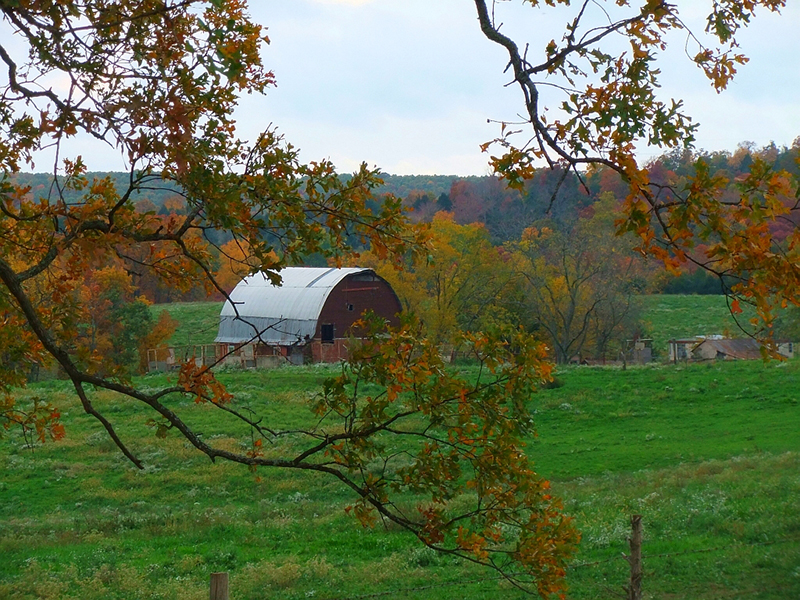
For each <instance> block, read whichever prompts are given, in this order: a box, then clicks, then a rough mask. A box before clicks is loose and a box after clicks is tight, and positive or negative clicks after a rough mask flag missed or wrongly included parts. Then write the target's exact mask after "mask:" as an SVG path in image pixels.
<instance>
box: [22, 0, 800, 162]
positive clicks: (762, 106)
mask: <svg viewBox="0 0 800 600" xmlns="http://www.w3.org/2000/svg"><path fill="white" fill-rule="evenodd" d="M612 4H613V3H612ZM679 4H683V5H685V6H688V7H689V8H688V10H689V11H690V13H689V14H688V15H687V18H688V19H689V20H690V21H691V19H692V18H695V19H697V18H700V14H699V12H698V13H697V14H695V15H692V14H691V11H697V10H698V7H699V5H701V4H706V5H707V4H709V2H707V1H704V2H702V3H701V2H699V1H698V0H691V1H688V0H686V1H684V2H679ZM250 7H251V13H252V16H253V18H254V19H255V20H256V21H258V22H259V23H262V24H263V25H265V26H267V27H268V35H269V36H270V38H271V42H272V43H271V44H270V45H269V46H268V47H267V48H266V49H265V52H264V62H265V64H266V65H267V67H268V68H270V69H272V70H273V71H274V72H275V75H276V77H277V83H278V85H277V87H276V88H272V89H270V90H269V92H268V93H267V95H266V96H259V97H254V96H249V97H245V98H243V99H242V102H241V107H240V109H239V111H238V113H237V119H238V124H239V132H240V135H241V136H242V137H245V138H248V139H254V138H255V137H256V136H257V134H258V133H259V132H260V131H262V130H263V129H265V128H266V127H268V126H269V125H270V124H272V125H274V126H277V127H278V129H279V131H281V132H283V133H284V134H285V136H286V139H287V140H288V141H290V142H291V143H293V144H294V145H295V146H297V147H299V148H300V149H301V157H302V158H303V159H304V160H306V161H309V160H317V159H320V158H330V159H331V160H332V161H333V162H334V164H335V165H336V166H337V168H338V169H339V170H340V171H351V170H353V169H355V168H357V166H358V165H359V164H360V163H361V162H362V161H364V162H367V163H368V164H369V165H370V166H378V167H380V168H381V169H383V170H384V171H385V172H388V173H395V174H454V175H481V174H485V173H487V172H488V170H487V160H488V157H487V155H486V154H482V153H481V152H480V149H479V145H480V144H481V143H483V142H485V141H488V140H490V139H492V138H494V137H496V136H497V135H498V133H499V127H498V125H496V124H490V123H487V119H493V120H500V119H505V120H513V119H514V117H515V115H517V114H518V113H519V111H520V109H521V108H522V102H521V96H520V92H519V90H518V89H517V88H516V87H513V86H512V87H505V84H506V83H508V77H507V75H504V74H503V69H504V67H505V64H506V62H507V57H506V55H505V54H504V51H503V50H502V49H501V48H500V47H499V46H497V45H495V44H492V43H490V42H489V41H488V40H486V39H485V38H484V37H483V35H482V34H481V32H480V29H479V27H478V23H477V17H476V14H475V7H474V4H473V2H472V0H251V2H250ZM499 9H501V10H502V12H500V13H499V14H500V15H501V20H502V21H503V22H504V29H503V31H504V32H506V33H509V34H511V35H512V37H515V38H517V39H519V40H524V41H528V42H530V43H531V55H532V56H533V57H540V56H542V52H543V48H544V46H545V44H546V43H547V42H548V41H549V40H550V39H552V38H556V39H560V38H561V36H562V35H563V31H564V24H565V23H566V22H567V20H568V19H569V18H570V15H571V14H573V11H574V9H570V11H565V10H564V9H557V10H553V9H550V8H545V9H539V8H531V7H530V6H528V5H525V6H523V5H522V2H521V0H513V2H507V3H502V4H500V6H499ZM694 25H695V26H696V28H697V29H699V30H702V28H703V26H702V21H694ZM799 30H800V9H798V8H797V5H792V8H789V9H785V10H784V13H783V16H782V17H773V16H772V15H770V14H768V13H766V11H762V14H760V15H759V16H758V17H757V18H756V19H755V21H754V23H753V25H751V27H750V28H749V30H748V31H746V32H744V33H742V34H741V35H740V42H741V45H742V50H743V51H744V52H745V53H746V54H747V55H748V56H749V57H750V58H751V62H750V63H749V64H747V65H745V66H744V67H741V69H740V72H739V74H738V75H737V78H736V79H735V80H734V82H733V84H732V85H731V86H730V88H729V89H728V90H727V91H726V92H724V93H723V94H721V95H717V94H716V93H715V92H714V90H713V89H712V87H711V86H710V84H709V82H708V81H707V79H705V77H704V76H703V75H702V73H701V72H700V71H699V70H697V69H696V68H694V67H692V65H691V64H690V63H689V62H688V61H687V60H686V57H685V55H684V53H683V45H684V41H685V37H679V38H675V39H673V40H672V41H673V49H672V51H671V52H670V53H668V54H667V55H666V56H665V57H664V60H663V61H662V63H661V64H660V67H661V69H662V71H664V78H663V83H664V89H663V92H664V98H665V99H667V98H669V97H675V98H683V99H684V100H685V103H686V110H687V112H688V113H689V114H690V115H692V116H693V117H694V118H695V120H696V121H698V122H700V123H701V129H700V133H699V135H698V141H697V144H696V145H697V147H698V148H704V149H707V150H731V151H732V150H735V149H736V146H737V144H739V143H740V142H743V141H752V142H755V143H756V144H757V145H759V146H761V145H764V144H767V143H769V142H770V141H774V142H776V143H777V144H778V145H790V144H791V143H792V141H793V140H794V138H795V137H797V136H798V135H800V110H798V97H800V96H799V95H798V91H800V90H799V89H798V82H800V60H798V59H800V35H798V31H799ZM72 149H73V151H74V152H81V153H83V154H84V156H85V158H86V162H87V164H88V165H89V168H90V169H92V170H115V169H119V168H123V165H122V163H121V162H120V161H119V159H117V158H116V157H115V153H113V152H109V151H108V150H107V149H104V150H101V151H98V150H97V149H96V148H93V147H92V146H91V145H90V144H89V143H88V142H83V141H81V142H78V143H76V144H75V145H74V147H73V148H72ZM659 153H660V150H658V149H655V150H653V149H642V150H641V153H640V158H642V159H645V160H646V159H647V158H649V157H651V156H653V155H656V154H659ZM46 164H47V163H46V162H44V161H41V162H40V163H39V164H38V165H37V167H39V166H40V165H41V166H42V167H44V168H46V166H45V165H46ZM37 170H38V169H37Z"/></svg>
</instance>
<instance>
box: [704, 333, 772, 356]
mask: <svg viewBox="0 0 800 600" xmlns="http://www.w3.org/2000/svg"><path fill="white" fill-rule="evenodd" d="M704 345H709V346H711V347H712V348H714V350H716V351H717V353H718V354H724V355H725V356H730V357H731V358H738V359H740V360H758V359H760V358H762V356H761V344H760V343H759V342H758V341H757V340H754V339H753V338H741V339H722V340H714V339H709V340H705V341H703V342H701V343H700V344H698V345H697V346H696V347H695V348H694V350H695V351H697V350H698V349H699V348H700V346H704Z"/></svg>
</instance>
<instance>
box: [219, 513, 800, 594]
mask: <svg viewBox="0 0 800 600" xmlns="http://www.w3.org/2000/svg"><path fill="white" fill-rule="evenodd" d="M642 534H643V524H642V516H641V515H632V516H631V536H630V538H628V546H629V552H630V553H629V554H624V553H623V554H622V558H623V559H624V560H625V561H627V563H628V566H629V569H630V576H629V578H628V581H627V584H626V585H622V590H623V593H621V594H618V595H617V597H618V598H620V599H621V600H642V588H643V583H644V559H654V558H667V557H673V556H686V555H690V554H701V553H706V552H714V551H717V550H723V549H726V548H727V547H728V546H718V547H714V548H700V549H694V550H683V551H680V552H665V553H661V554H642V539H643V535H642ZM798 541H800V538H794V537H793V538H783V539H779V540H772V541H764V542H751V543H748V544H742V545H743V546H771V545H775V544H781V543H788V542H798ZM616 560H619V557H613V558H607V559H604V560H597V561H593V562H582V563H574V564H572V565H569V566H568V569H581V568H586V567H595V566H598V565H602V564H605V563H609V562H612V561H616ZM502 579H505V577H503V576H494V577H481V578H478V579H471V580H461V581H458V582H445V583H433V584H429V585H423V586H417V587H413V588H397V589H393V590H386V591H381V592H374V593H371V594H362V595H357V596H341V597H333V598H326V599H325V600H372V599H375V598H386V597H390V596H398V597H399V596H404V595H407V594H410V593H414V592H425V591H429V590H434V589H442V588H454V587H462V586H465V585H471V584H476V583H485V582H488V581H500V580H502ZM754 591H757V590H754ZM610 597H614V595H613V594H612V595H611V596H610ZM210 600H230V598H229V595H228V574H227V573H212V574H211V588H210Z"/></svg>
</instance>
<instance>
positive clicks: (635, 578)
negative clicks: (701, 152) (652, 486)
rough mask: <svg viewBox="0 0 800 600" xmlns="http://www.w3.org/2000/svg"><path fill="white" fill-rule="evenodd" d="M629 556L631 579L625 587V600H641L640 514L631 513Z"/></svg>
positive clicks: (627, 557) (627, 558)
mask: <svg viewBox="0 0 800 600" xmlns="http://www.w3.org/2000/svg"><path fill="white" fill-rule="evenodd" d="M628 542H629V543H630V547H631V554H630V556H626V557H625V558H626V560H627V561H628V563H629V564H630V566H631V580H630V583H629V584H628V586H627V587H626V588H625V591H626V592H627V600H642V515H631V537H630V539H629V540H628Z"/></svg>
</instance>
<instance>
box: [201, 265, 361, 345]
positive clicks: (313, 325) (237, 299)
mask: <svg viewBox="0 0 800 600" xmlns="http://www.w3.org/2000/svg"><path fill="white" fill-rule="evenodd" d="M371 271H372V270H371V269H362V268H349V269H336V268H314V267H287V268H285V269H283V270H282V271H281V272H280V276H281V279H282V283H281V285H280V286H274V285H272V282H270V280H269V279H268V278H267V276H266V275H264V274H263V273H256V274H255V275H251V276H249V277H246V278H245V279H243V280H242V281H241V282H239V284H238V285H237V286H236V287H235V288H234V290H233V291H232V292H231V294H230V296H231V300H232V301H233V302H234V304H235V305H236V308H237V310H238V313H239V317H238V318H237V317H236V311H234V308H233V306H232V305H231V304H230V302H226V303H225V305H224V306H223V307H222V311H221V312H220V318H219V333H218V335H217V338H216V340H215V341H216V342H218V343H223V344H239V343H242V342H246V341H248V340H251V339H253V338H254V337H256V336H260V341H261V342H262V343H264V344H275V345H282V346H284V345H291V344H294V343H296V342H298V341H301V340H303V339H304V338H305V337H306V336H308V337H309V338H312V337H314V334H315V333H316V330H317V320H318V319H319V314H320V311H322V307H323V306H324V304H325V300H327V299H328V295H329V294H330V293H331V290H332V289H333V288H334V287H336V285H337V284H338V283H339V282H340V281H342V280H343V279H344V278H345V277H347V276H348V275H355V274H357V273H363V272H371Z"/></svg>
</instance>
